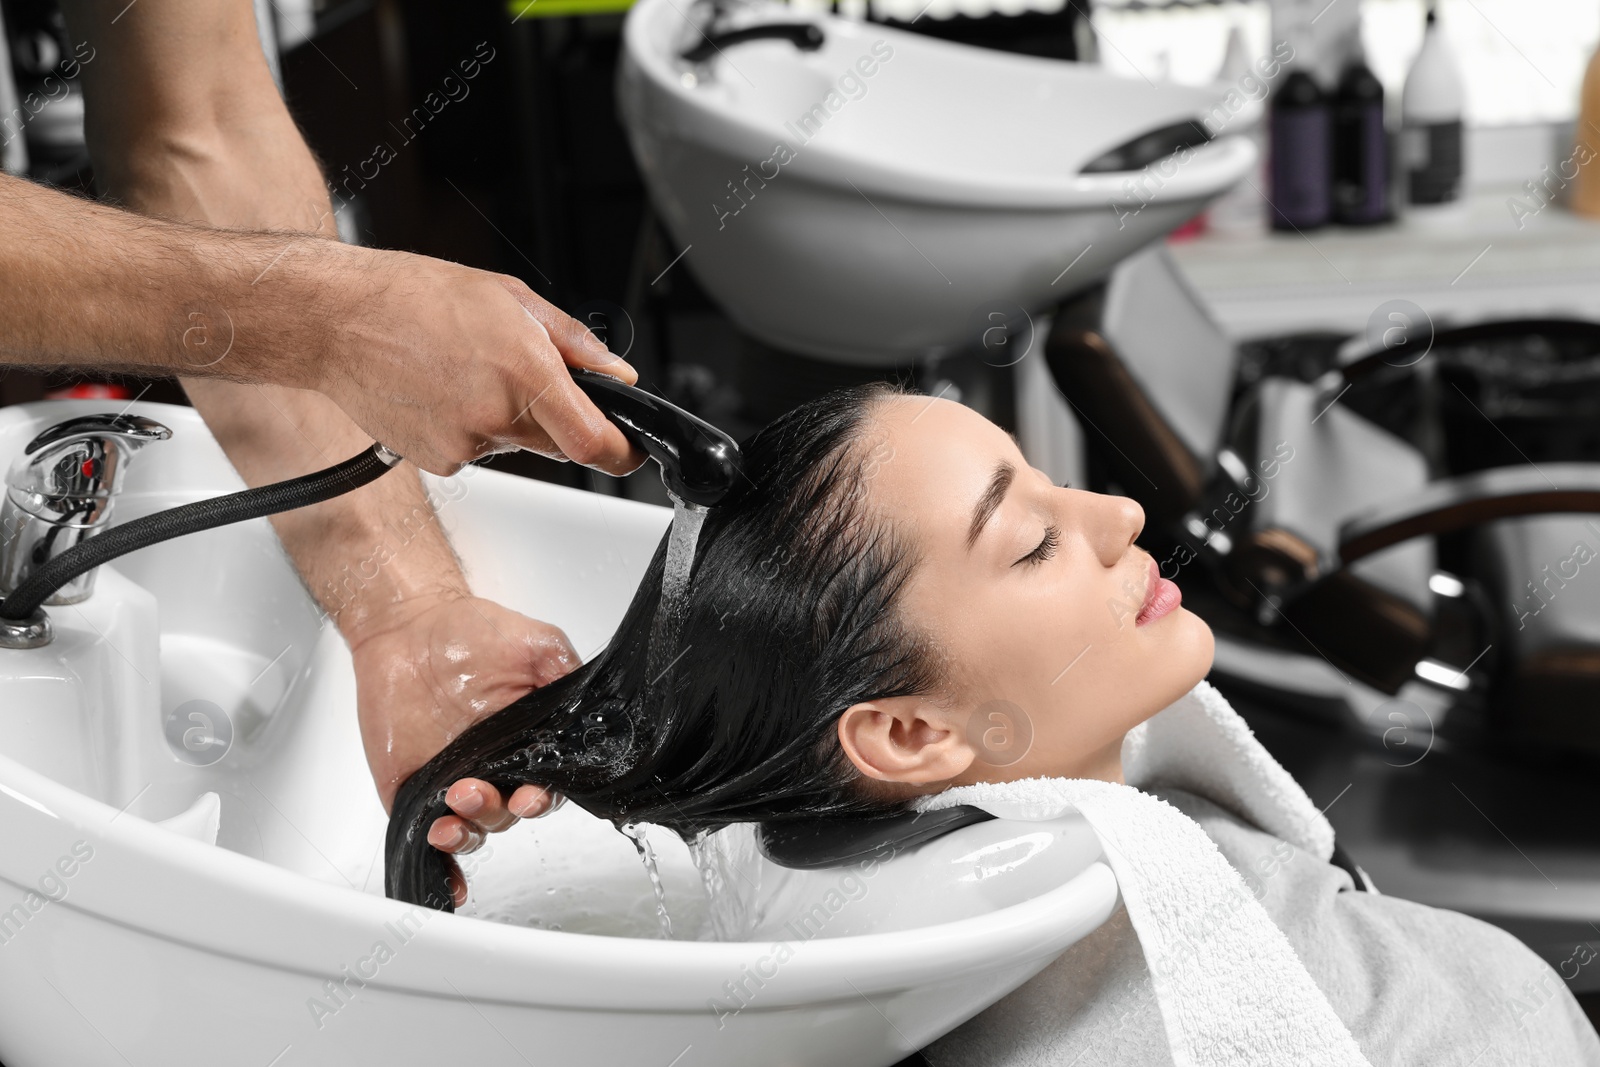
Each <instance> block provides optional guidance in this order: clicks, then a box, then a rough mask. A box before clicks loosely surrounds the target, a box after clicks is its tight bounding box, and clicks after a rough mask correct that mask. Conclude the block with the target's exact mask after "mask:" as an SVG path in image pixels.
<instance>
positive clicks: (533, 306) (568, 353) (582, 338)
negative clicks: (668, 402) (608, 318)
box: [500, 277, 639, 385]
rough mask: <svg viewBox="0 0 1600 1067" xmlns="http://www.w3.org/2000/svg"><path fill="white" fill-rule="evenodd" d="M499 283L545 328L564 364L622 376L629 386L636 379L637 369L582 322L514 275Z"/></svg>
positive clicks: (501, 279) (637, 375)
mask: <svg viewBox="0 0 1600 1067" xmlns="http://www.w3.org/2000/svg"><path fill="white" fill-rule="evenodd" d="M500 284H501V285H503V286H505V289H506V292H508V293H510V294H511V295H512V296H513V297H515V298H516V300H517V303H519V304H521V305H522V308H523V310H524V311H526V312H527V313H528V314H529V315H530V316H532V317H533V318H534V319H536V320H537V321H538V322H539V323H540V325H542V326H543V327H544V328H545V332H546V333H548V334H549V335H550V340H551V342H552V343H554V344H555V346H556V351H557V352H559V353H561V358H562V359H563V360H564V361H565V362H566V363H567V364H569V365H570V366H574V367H587V368H588V369H590V370H597V371H600V372H601V373H603V374H609V375H611V376H612V377H614V378H621V379H622V380H623V381H625V382H627V383H628V384H629V385H633V384H634V383H636V382H637V381H638V380H639V372H638V371H637V370H635V369H634V367H633V365H632V364H630V363H629V362H628V361H627V360H625V359H623V358H622V357H621V356H618V355H615V354H613V353H612V351H611V350H610V349H609V348H607V347H606V346H605V344H604V342H602V341H601V340H600V338H598V337H596V336H595V335H594V332H593V331H591V330H590V329H589V328H588V327H587V326H585V325H584V324H583V323H581V322H579V321H578V320H577V319H575V318H573V317H572V316H571V315H568V314H567V313H566V312H564V311H562V310H561V309H560V308H558V307H556V306H555V305H554V304H552V303H550V302H549V301H548V300H545V299H543V298H541V297H540V296H539V295H538V294H537V293H535V292H534V291H533V290H532V289H529V288H528V287H527V286H526V285H524V284H522V282H520V281H518V280H517V279H515V278H506V277H501V278H500Z"/></svg>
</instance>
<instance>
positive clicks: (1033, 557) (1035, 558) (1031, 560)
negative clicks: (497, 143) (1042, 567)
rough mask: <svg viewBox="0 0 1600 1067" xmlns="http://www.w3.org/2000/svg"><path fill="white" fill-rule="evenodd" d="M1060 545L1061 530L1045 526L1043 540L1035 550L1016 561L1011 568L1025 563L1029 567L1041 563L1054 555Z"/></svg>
mask: <svg viewBox="0 0 1600 1067" xmlns="http://www.w3.org/2000/svg"><path fill="white" fill-rule="evenodd" d="M1060 544H1061V528H1060V527H1058V526H1046V527H1045V528H1044V540H1042V541H1040V542H1039V545H1038V547H1037V548H1035V549H1034V550H1033V551H1032V552H1029V553H1028V554H1027V555H1026V556H1023V557H1022V558H1021V559H1019V560H1017V562H1016V563H1013V564H1012V566H1013V567H1015V566H1018V565H1019V564H1023V563H1026V564H1027V565H1029V566H1030V567H1031V566H1036V565H1038V564H1040V563H1043V562H1044V561H1045V560H1047V559H1049V558H1050V557H1051V556H1053V555H1055V554H1056V549H1057V547H1059V546H1060Z"/></svg>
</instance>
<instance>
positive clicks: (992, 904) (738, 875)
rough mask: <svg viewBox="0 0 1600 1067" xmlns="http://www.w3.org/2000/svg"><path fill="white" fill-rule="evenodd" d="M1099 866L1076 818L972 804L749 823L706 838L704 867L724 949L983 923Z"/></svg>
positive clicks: (1096, 848) (1089, 835) (1095, 845)
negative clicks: (1007, 815)
mask: <svg viewBox="0 0 1600 1067" xmlns="http://www.w3.org/2000/svg"><path fill="white" fill-rule="evenodd" d="M1101 856H1102V850H1101V847H1100V840H1099V838H1098V837H1096V836H1095V833H1094V831H1093V830H1092V829H1091V828H1090V826H1089V824H1088V822H1087V821H1085V820H1084V818H1083V817H1082V816H1081V815H1079V814H1078V813H1077V812H1071V813H1068V814H1066V815H1063V816H1061V817H1059V818H1054V819H1049V820H1043V821H1038V822H1024V821H1020V820H1014V819H1000V818H995V817H994V816H992V815H990V814H989V813H988V812H986V811H983V810H981V809H979V808H975V807H970V806H962V807H952V808H945V809H941V810H938V811H929V812H907V813H905V814H900V815H894V816H885V817H874V818H866V819H863V818H839V819H817V820H807V821H803V822H796V823H786V824H771V825H756V824H752V823H739V824H735V825H733V826H729V827H727V828H725V829H723V830H721V831H719V832H717V833H715V834H712V835H711V836H710V837H709V838H707V839H706V840H705V842H704V844H703V846H702V853H701V857H700V858H701V861H702V864H703V867H704V869H705V870H707V871H708V872H709V873H708V882H709V884H710V885H711V887H712V893H711V929H712V933H713V935H714V936H715V937H716V938H717V939H718V940H739V941H762V940H776V941H785V942H793V941H795V940H810V939H812V938H813V937H844V936H850V935H856V934H874V933H888V932H891V931H895V930H909V929H916V928H919V927H924V926H935V925H938V924H941V923H947V922H954V921H956V920H959V919H966V918H971V917H974V916H978V915H984V914H987V913H989V912H991V911H994V910H996V909H998V908H1003V907H1008V906H1010V905H1013V904H1019V903H1022V902H1023V901H1026V900H1030V899H1032V898H1034V897H1037V896H1039V895H1040V894H1042V893H1046V892H1049V891H1050V890H1053V889H1056V888H1058V887H1060V886H1062V885H1064V884H1065V883H1067V882H1069V881H1071V880H1073V879H1074V878H1077V877H1078V876H1079V875H1081V874H1083V873H1084V872H1085V871H1086V870H1088V869H1089V868H1090V867H1091V866H1093V865H1094V864H1095V861H1097V860H1099V859H1100V858H1101Z"/></svg>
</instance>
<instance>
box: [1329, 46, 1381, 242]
mask: <svg viewBox="0 0 1600 1067" xmlns="http://www.w3.org/2000/svg"><path fill="white" fill-rule="evenodd" d="M1333 217H1334V219H1335V221H1338V222H1343V223H1346V224H1348V225H1352V226H1366V225H1370V224H1371V223H1374V222H1383V221H1384V220H1386V219H1387V218H1388V217H1389V142H1388V138H1387V135H1386V134H1385V133H1384V129H1383V84H1382V83H1381V82H1379V81H1378V79H1377V78H1376V77H1374V76H1373V74H1372V71H1370V70H1368V69H1367V65H1366V64H1365V63H1362V62H1361V61H1359V60H1357V61H1356V62H1355V63H1353V64H1351V65H1350V66H1349V67H1346V68H1345V72H1344V76H1343V77H1342V78H1340V79H1339V89H1338V91H1337V92H1336V93H1335V94H1334V97H1333Z"/></svg>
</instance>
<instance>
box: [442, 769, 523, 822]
mask: <svg viewBox="0 0 1600 1067" xmlns="http://www.w3.org/2000/svg"><path fill="white" fill-rule="evenodd" d="M444 802H445V803H446V804H448V805H450V810H451V811H453V812H455V813H456V814H457V815H459V816H461V817H462V818H463V819H466V820H467V821H468V822H470V823H472V824H473V825H474V828H475V829H477V830H480V831H483V832H485V833H491V834H492V833H497V832H499V831H501V830H504V829H505V828H506V827H508V826H513V825H515V824H516V821H517V816H515V815H513V814H511V812H509V811H507V810H506V805H505V800H504V799H503V798H502V797H501V796H500V790H498V789H496V788H495V787H494V786H492V785H490V784H489V783H488V782H485V781H483V780H482V779H480V778H463V779H461V780H460V781H459V782H456V783H455V784H454V785H452V786H451V787H450V790H449V792H447V793H445V795H444Z"/></svg>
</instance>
